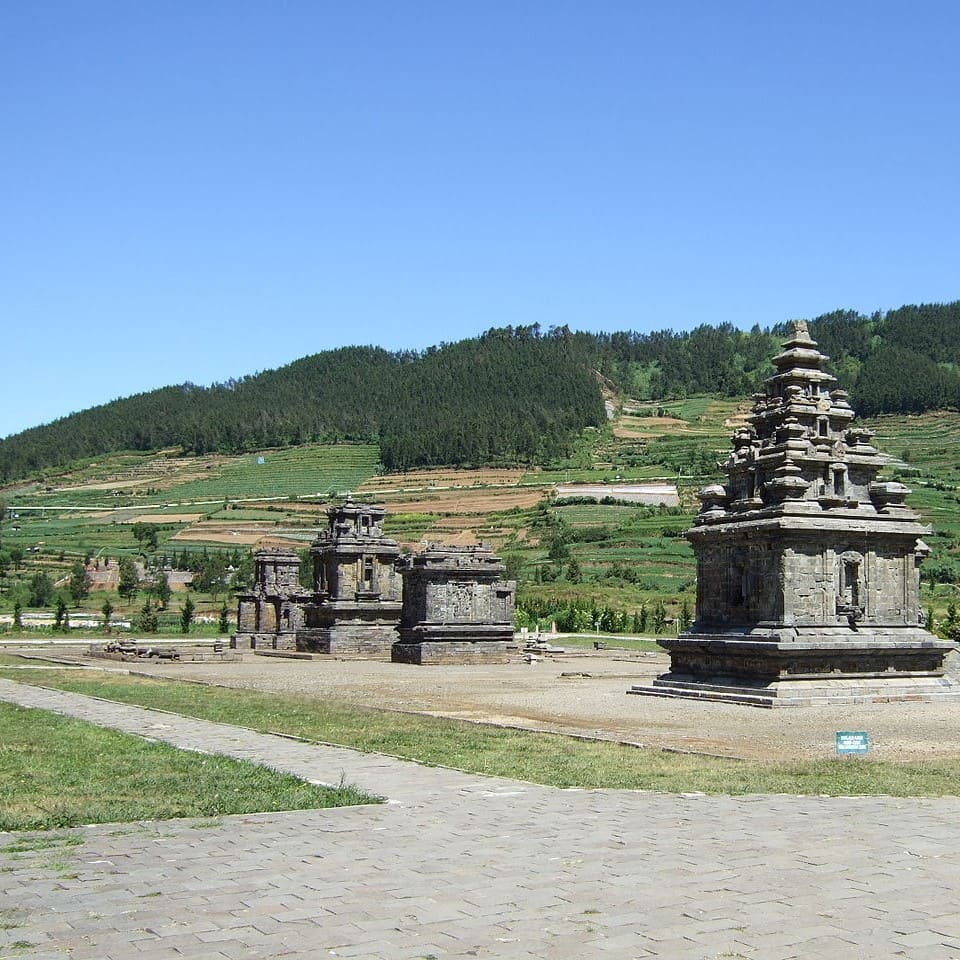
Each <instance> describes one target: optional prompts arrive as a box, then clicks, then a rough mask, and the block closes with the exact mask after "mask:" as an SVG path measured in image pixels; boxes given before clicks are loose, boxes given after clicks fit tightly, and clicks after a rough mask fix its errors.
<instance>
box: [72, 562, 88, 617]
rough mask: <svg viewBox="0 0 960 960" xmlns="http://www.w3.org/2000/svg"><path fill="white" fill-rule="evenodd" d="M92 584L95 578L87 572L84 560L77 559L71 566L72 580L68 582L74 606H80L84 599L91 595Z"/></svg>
mask: <svg viewBox="0 0 960 960" xmlns="http://www.w3.org/2000/svg"><path fill="white" fill-rule="evenodd" d="M92 584H93V580H92V579H91V578H90V574H89V573H88V572H87V568H86V565H85V564H84V563H83V561H82V560H77V561H76V563H74V564H73V566H72V567H71V568H70V582H69V583H68V584H67V589H68V590H69V591H70V599H71V600H73V605H74V606H79V605H80V602H81V601H82V600H86V599H87V597H89V596H90V587H91V586H92Z"/></svg>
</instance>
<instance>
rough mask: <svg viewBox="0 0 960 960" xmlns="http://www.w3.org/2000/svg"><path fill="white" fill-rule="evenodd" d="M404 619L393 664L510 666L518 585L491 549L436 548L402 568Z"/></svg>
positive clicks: (430, 549)
mask: <svg viewBox="0 0 960 960" xmlns="http://www.w3.org/2000/svg"><path fill="white" fill-rule="evenodd" d="M401 572H402V574H403V614H402V616H401V618H400V627H399V633H400V639H399V641H398V642H397V643H396V644H394V646H393V659H394V660H395V661H398V662H402V663H450V662H456V663H480V662H483V663H490V662H493V661H499V662H506V660H507V659H508V649H509V648H512V647H513V607H514V594H515V592H516V585H515V584H514V583H513V581H506V580H504V579H503V575H504V566H503V564H502V563H501V562H500V558H499V557H495V556H494V555H493V553H491V552H490V550H489V549H488V548H487V547H484V546H479V547H450V546H437V545H432V546H430V547H429V548H428V549H427V550H425V551H424V552H423V553H419V554H417V555H415V556H413V557H411V558H410V559H409V560H408V561H407V562H406V564H405V565H404V566H403V569H402V571H401Z"/></svg>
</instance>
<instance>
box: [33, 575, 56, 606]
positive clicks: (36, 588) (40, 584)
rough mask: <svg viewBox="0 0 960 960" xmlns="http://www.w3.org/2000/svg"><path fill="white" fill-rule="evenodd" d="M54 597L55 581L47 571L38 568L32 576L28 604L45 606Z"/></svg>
mask: <svg viewBox="0 0 960 960" xmlns="http://www.w3.org/2000/svg"><path fill="white" fill-rule="evenodd" d="M52 599H53V581H52V580H51V579H50V577H49V576H48V575H47V573H46V571H44V570H38V571H37V572H36V573H35V574H34V575H33V576H32V577H31V578H30V598H29V600H28V601H27V605H28V606H30V607H45V606H47V604H49V603H50V601H51V600H52Z"/></svg>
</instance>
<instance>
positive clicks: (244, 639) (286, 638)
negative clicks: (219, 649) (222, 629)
mask: <svg viewBox="0 0 960 960" xmlns="http://www.w3.org/2000/svg"><path fill="white" fill-rule="evenodd" d="M230 647H231V649H233V650H296V648H297V638H296V636H295V634H292V633H235V634H234V635H233V636H232V637H231V638H230Z"/></svg>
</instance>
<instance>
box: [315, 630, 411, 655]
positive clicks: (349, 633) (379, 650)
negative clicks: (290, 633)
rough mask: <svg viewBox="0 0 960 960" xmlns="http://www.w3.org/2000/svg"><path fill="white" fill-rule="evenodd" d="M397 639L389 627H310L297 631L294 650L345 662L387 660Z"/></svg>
mask: <svg viewBox="0 0 960 960" xmlns="http://www.w3.org/2000/svg"><path fill="white" fill-rule="evenodd" d="M396 639H397V631H396V628H395V627H394V626H393V625H392V624H370V623H364V624H359V625H357V626H354V627H351V626H340V625H338V626H335V627H310V628H304V629H301V630H298V631H297V650H299V651H301V652H304V653H326V654H329V655H331V656H334V657H340V658H342V659H344V660H389V659H390V648H391V647H392V646H393V644H394V641H395V640H396Z"/></svg>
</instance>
